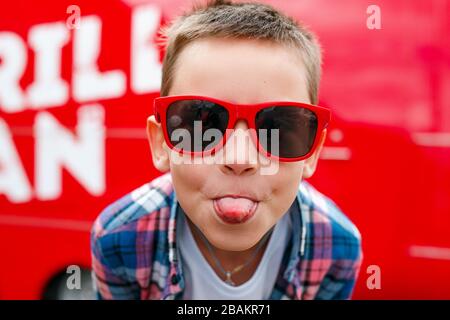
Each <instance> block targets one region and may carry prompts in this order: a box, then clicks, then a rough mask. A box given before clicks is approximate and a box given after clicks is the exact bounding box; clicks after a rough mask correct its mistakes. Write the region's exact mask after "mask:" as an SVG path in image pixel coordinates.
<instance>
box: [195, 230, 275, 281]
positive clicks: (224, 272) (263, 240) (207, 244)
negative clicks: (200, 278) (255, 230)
mask: <svg viewBox="0 0 450 320" xmlns="http://www.w3.org/2000/svg"><path fill="white" fill-rule="evenodd" d="M193 225H194V227H195V229H196V231H197V232H198V233H199V234H200V237H201V238H202V240H203V242H204V243H205V244H206V247H207V248H208V251H209V253H210V254H211V256H212V257H213V259H214V263H215V264H216V266H217V267H218V268H219V270H220V272H222V273H223V274H224V275H225V277H226V279H225V282H226V283H228V284H229V285H232V286H235V285H236V283H235V282H234V281H233V279H231V276H232V275H233V274H235V273H236V272H239V271H241V270H242V269H244V268H245V267H246V266H248V265H249V264H250V262H252V261H253V259H254V258H255V256H256V254H257V253H258V251H259V250H260V249H261V248H262V246H263V244H264V243H265V242H266V241H267V239H268V238H269V236H270V235H271V234H272V230H273V228H274V227H272V228H271V229H270V230H269V231H268V232H266V234H265V235H264V237H263V238H262V239H261V240H260V241H259V243H258V245H257V246H256V249H255V250H254V251H253V254H252V255H251V256H250V258H249V259H248V260H247V261H246V262H244V263H243V264H240V265H238V266H237V267H235V268H233V270H230V271H227V270H225V269H224V267H223V266H222V264H221V263H220V261H219V259H218V258H217V256H216V254H215V253H214V249H213V248H212V246H211V244H210V242H209V241H208V239H206V237H205V236H204V235H203V233H202V232H201V231H200V229H199V228H198V227H197V226H196V225H195V224H193Z"/></svg>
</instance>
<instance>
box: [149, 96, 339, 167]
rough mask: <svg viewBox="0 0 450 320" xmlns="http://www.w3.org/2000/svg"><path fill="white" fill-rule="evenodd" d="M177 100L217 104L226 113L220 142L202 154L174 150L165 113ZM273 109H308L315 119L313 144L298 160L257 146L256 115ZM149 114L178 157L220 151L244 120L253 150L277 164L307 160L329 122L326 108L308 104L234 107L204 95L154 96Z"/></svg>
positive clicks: (235, 105) (207, 154)
mask: <svg viewBox="0 0 450 320" xmlns="http://www.w3.org/2000/svg"><path fill="white" fill-rule="evenodd" d="M180 100H206V101H209V102H212V103H215V104H218V105H220V106H222V107H223V108H225V109H226V110H227V112H228V116H229V119H228V124H227V127H226V129H225V130H226V131H225V134H224V136H223V137H222V139H221V141H220V142H219V143H218V144H217V145H216V146H214V147H213V148H211V149H209V150H206V151H186V150H183V149H177V148H176V147H175V146H174V145H173V144H172V142H171V141H170V138H169V133H168V130H167V117H166V116H167V110H168V108H169V106H170V105H171V104H172V103H173V102H176V101H180ZM273 106H289V107H297V108H303V109H308V110H310V111H311V112H313V113H314V114H315V115H316V117H317V131H316V136H315V137H314V143H313V145H312V147H311V150H310V151H309V152H308V153H307V154H305V155H303V156H300V157H295V158H285V157H279V156H276V155H273V154H271V153H270V152H268V151H267V150H265V148H264V147H263V146H262V145H261V144H260V143H259V139H258V137H257V134H256V130H258V129H257V128H256V124H255V121H256V114H257V113H258V112H259V111H260V110H263V109H265V108H269V107H273ZM153 114H154V116H155V118H156V121H157V122H158V123H161V125H162V129H163V133H164V139H165V141H166V143H167V145H168V146H169V148H170V149H172V150H174V151H176V152H178V153H180V154H188V155H191V156H209V155H212V154H214V153H215V152H217V151H218V150H220V149H221V148H222V147H223V146H224V145H225V144H226V142H227V140H228V138H229V135H228V134H227V132H228V129H234V127H235V125H236V122H237V121H238V120H245V121H246V122H247V126H248V128H249V129H253V130H250V136H251V139H252V141H253V143H254V145H255V146H256V147H257V150H258V152H261V153H263V154H264V156H266V157H268V158H273V159H277V160H278V161H282V162H294V161H301V160H304V159H307V158H309V157H310V156H311V155H312V154H313V153H314V151H315V150H316V148H317V147H318V145H319V141H320V137H321V135H322V131H323V130H324V129H326V128H327V126H328V123H329V122H330V118H331V112H330V109H328V108H325V107H320V106H316V105H312V104H307V103H302V102H293V101H268V102H263V103H257V104H235V103H230V102H227V101H223V100H219V99H215V98H211V97H207V96H197V95H174V96H164V97H158V98H155V99H154V102H153Z"/></svg>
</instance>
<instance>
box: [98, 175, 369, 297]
mask: <svg viewBox="0 0 450 320" xmlns="http://www.w3.org/2000/svg"><path fill="white" fill-rule="evenodd" d="M296 201H297V203H298V206H297V208H299V209H298V210H296V211H291V212H293V213H291V219H292V231H293V232H292V238H291V240H290V242H289V245H288V247H287V248H286V250H285V253H284V257H283V260H282V264H281V267H280V270H279V271H278V276H277V280H276V283H275V286H274V288H273V290H272V293H271V296H270V299H349V298H350V297H351V293H352V290H353V287H354V285H355V281H356V277H357V275H358V272H359V267H360V263H361V258H362V252H361V236H360V234H359V232H358V230H357V229H356V227H355V226H354V225H353V224H352V223H351V222H350V220H348V218H347V217H346V216H345V215H344V214H343V213H342V212H341V211H340V210H339V209H338V208H337V207H336V205H335V204H334V203H333V202H332V201H331V200H330V199H328V198H326V197H325V196H324V195H322V194H321V193H319V192H318V191H317V190H316V189H314V188H313V187H312V186H311V185H310V184H309V183H307V182H305V181H303V182H302V183H301V184H300V186H299V191H298V193H297V197H296ZM177 205H178V202H177V199H176V194H175V192H174V189H173V186H172V179H171V176H170V174H165V175H162V176H160V177H158V178H156V179H155V180H153V181H151V182H149V183H146V184H144V185H143V186H141V187H139V188H137V189H136V190H134V191H133V192H131V193H129V194H127V195H125V196H124V197H122V198H121V199H119V200H117V201H116V202H114V203H112V204H111V205H109V206H108V207H107V208H106V209H105V210H104V211H103V212H102V213H101V214H100V215H99V217H98V218H97V219H96V221H95V223H94V226H93V228H92V232H91V250H92V267H93V270H92V275H93V279H94V288H95V291H96V295H97V298H98V299H181V298H182V296H183V288H184V278H183V272H182V271H183V268H182V261H180V260H179V257H180V253H179V252H178V251H177V250H178V249H177V245H176V219H177V217H176V214H177V211H178V210H176V209H177Z"/></svg>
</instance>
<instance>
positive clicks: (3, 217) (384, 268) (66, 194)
mask: <svg viewBox="0 0 450 320" xmlns="http://www.w3.org/2000/svg"><path fill="white" fill-rule="evenodd" d="M265 2H267V3H270V4H272V5H274V6H276V7H278V8H280V9H282V10H284V11H285V12H286V13H288V14H289V15H291V16H293V17H295V18H297V19H299V20H300V21H302V22H304V23H305V24H307V25H308V26H310V27H311V29H312V30H314V31H315V32H316V33H317V34H318V36H319V38H320V40H321V43H322V46H323V48H324V66H323V67H324V76H323V79H322V83H321V93H320V103H321V104H322V105H326V106H329V107H331V108H332V110H333V118H332V124H331V128H330V130H329V135H328V138H327V141H326V146H325V148H324V150H323V153H322V156H321V161H320V163H319V169H318V171H317V173H316V174H315V176H314V177H313V178H312V179H310V181H311V183H312V184H313V185H314V186H315V187H316V188H317V189H319V190H320V191H321V192H323V193H325V194H326V195H329V196H330V197H332V199H334V200H335V201H336V203H337V204H338V205H339V206H340V207H341V208H342V209H343V211H344V212H345V213H346V214H347V215H348V216H349V217H350V218H351V219H352V220H353V221H354V222H355V224H356V225H357V226H358V228H359V230H360V232H361V234H362V237H363V249H364V262H363V265H362V268H361V273H360V276H359V279H358V282H357V285H356V289H355V292H354V296H353V297H354V298H355V299H394V298H400V299H408V298H412V299H419V298H424V299H431V298H436V299H450V200H449V198H450V90H446V89H448V88H449V87H450V48H449V41H448V34H450V22H449V21H450V19H449V12H450V10H449V9H450V8H449V6H450V3H449V2H448V1H445V0H427V1H426V0H418V1H407V0H400V1H387V0H378V1H376V3H372V2H369V1H364V0H345V1H329V0H305V1H283V0H271V1H265ZM190 5H191V1H190V0H186V1H185V0H170V1H169V0H148V1H144V0H123V1H120V0H111V1H108V2H105V1H99V0H98V1H92V0H78V1H77V2H76V3H75V4H74V3H73V1H65V0H60V1H51V0H38V1H33V3H32V4H31V3H30V2H29V1H25V0H16V1H2V2H0V252H1V253H2V255H1V257H2V258H1V263H0V299H17V298H19V299H41V298H58V299H67V298H69V299H84V298H86V299H89V298H91V297H92V291H90V277H89V268H90V262H91V261H90V248H89V232H90V228H91V225H92V222H93V220H94V219H95V218H96V216H97V215H98V214H99V213H100V212H101V210H102V209H103V208H104V207H105V206H106V205H108V204H109V203H110V202H112V201H114V200H115V199H117V198H119V197H120V196H122V195H124V194H125V193H128V192H129V191H131V190H133V189H134V188H136V187H138V186H140V185H142V184H144V183H145V182H147V181H149V180H151V179H153V178H154V177H156V176H157V175H159V173H158V172H157V171H156V170H155V168H154V167H153V165H152V161H151V157H150V150H149V147H148V143H147V140H146V135H145V122H146V118H147V116H148V115H149V114H150V112H151V106H152V101H153V99H154V98H155V97H157V96H158V90H159V85H160V75H161V61H162V56H163V52H161V50H160V48H159V47H158V46H157V41H156V36H157V31H158V28H159V27H160V26H161V25H163V24H165V23H167V22H168V21H170V19H171V18H173V17H174V16H175V15H176V14H178V13H179V12H180V11H182V10H184V9H186V8H188V7H189V6H190ZM79 17H81V18H80V19H81V20H80V19H79ZM374 19H376V20H377V21H376V23H373V21H374ZM80 21H81V23H80ZM72 265H76V266H79V267H80V268H82V270H83V273H82V274H83V277H82V281H83V282H82V283H83V285H82V289H81V290H68V289H67V286H66V282H65V281H66V279H67V275H68V273H67V270H68V269H67V268H68V267H69V266H72ZM374 268H375V269H377V270H378V271H379V275H380V280H381V282H380V284H381V285H380V286H379V287H376V288H373V287H371V286H370V283H369V282H370V281H369V280H370V277H371V275H372V270H374Z"/></svg>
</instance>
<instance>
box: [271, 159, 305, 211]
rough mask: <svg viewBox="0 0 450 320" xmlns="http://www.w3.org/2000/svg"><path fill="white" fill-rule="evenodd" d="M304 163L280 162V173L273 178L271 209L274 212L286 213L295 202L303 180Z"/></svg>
mask: <svg viewBox="0 0 450 320" xmlns="http://www.w3.org/2000/svg"><path fill="white" fill-rule="evenodd" d="M303 168H304V162H303V161H300V162H292V163H288V162H280V167H279V171H278V173H277V174H276V175H274V176H272V177H271V179H273V180H272V181H271V184H272V186H273V189H272V194H273V197H272V201H271V202H270V207H272V208H271V209H272V210H273V212H282V213H284V212H286V211H287V209H289V207H290V205H291V204H292V202H293V201H294V199H295V197H296V195H297V192H298V187H299V185H300V182H301V180H302V175H303Z"/></svg>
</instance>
